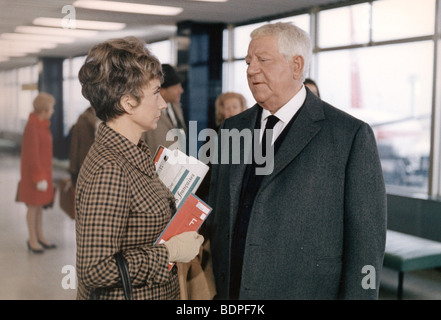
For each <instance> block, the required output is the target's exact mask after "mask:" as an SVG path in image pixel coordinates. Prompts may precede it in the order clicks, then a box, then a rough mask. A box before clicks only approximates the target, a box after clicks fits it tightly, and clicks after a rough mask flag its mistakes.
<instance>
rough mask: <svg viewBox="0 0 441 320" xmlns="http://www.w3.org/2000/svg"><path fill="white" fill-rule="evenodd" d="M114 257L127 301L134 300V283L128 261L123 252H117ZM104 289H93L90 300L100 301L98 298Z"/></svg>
mask: <svg viewBox="0 0 441 320" xmlns="http://www.w3.org/2000/svg"><path fill="white" fill-rule="evenodd" d="M113 256H114V257H115V259H116V265H117V267H118V270H119V275H120V278H121V283H122V287H123V290H124V296H125V298H126V300H132V282H131V280H130V274H129V268H128V266H127V261H126V259H125V258H124V256H123V254H122V253H121V252H117V253H115V254H114V255H113ZM103 289H104V288H101V289H99V288H97V289H93V290H92V292H91V294H90V297H89V299H90V300H98V297H99V295H100V294H101V291H102V290H103Z"/></svg>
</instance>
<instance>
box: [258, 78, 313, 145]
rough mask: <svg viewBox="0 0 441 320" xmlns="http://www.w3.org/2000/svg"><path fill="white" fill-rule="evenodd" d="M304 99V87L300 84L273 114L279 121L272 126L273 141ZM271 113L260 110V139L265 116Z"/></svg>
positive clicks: (265, 119)
mask: <svg viewBox="0 0 441 320" xmlns="http://www.w3.org/2000/svg"><path fill="white" fill-rule="evenodd" d="M305 99H306V89H305V86H304V85H302V88H301V89H300V91H299V92H298V93H297V94H296V95H295V96H294V97H292V99H291V100H289V101H288V102H287V103H286V104H285V105H284V106H283V107H281V108H280V109H279V110H277V112H276V113H275V114H274V115H275V116H276V117H277V118H279V122H277V123H276V125H275V126H274V128H273V141H272V142H271V144H273V143H274V141H275V140H276V139H277V138H278V136H279V135H280V134H281V133H282V131H283V129H285V127H286V125H287V124H288V123H289V121H291V119H292V117H294V115H295V114H296V113H297V111H299V109H300V107H301V106H302V105H303V103H304V102H305ZM270 115H271V112H269V111H268V110H265V109H263V110H262V118H261V119H260V128H261V129H260V140H262V136H263V129H264V128H265V125H266V121H267V118H268V117H269V116H270Z"/></svg>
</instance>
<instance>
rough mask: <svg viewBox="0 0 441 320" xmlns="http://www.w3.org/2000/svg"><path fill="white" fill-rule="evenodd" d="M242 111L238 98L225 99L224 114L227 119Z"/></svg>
mask: <svg viewBox="0 0 441 320" xmlns="http://www.w3.org/2000/svg"><path fill="white" fill-rule="evenodd" d="M241 111H242V106H241V105H240V101H239V99H237V98H228V99H225V101H224V116H225V119H227V118H229V117H232V116H235V115H236V114H239V113H240V112H241Z"/></svg>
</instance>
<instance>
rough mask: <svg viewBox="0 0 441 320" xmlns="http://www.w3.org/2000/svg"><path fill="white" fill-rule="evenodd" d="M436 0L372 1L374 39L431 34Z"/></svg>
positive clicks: (382, 39)
mask: <svg viewBox="0 0 441 320" xmlns="http://www.w3.org/2000/svg"><path fill="white" fill-rule="evenodd" d="M434 25H435V0H383V1H374V2H373V3H372V40H373V41H384V40H391V39H402V38H410V37H417V36H426V35H431V34H433V32H434Z"/></svg>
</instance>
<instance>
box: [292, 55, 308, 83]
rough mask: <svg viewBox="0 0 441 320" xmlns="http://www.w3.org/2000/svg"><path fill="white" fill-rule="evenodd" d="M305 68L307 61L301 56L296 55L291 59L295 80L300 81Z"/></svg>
mask: <svg viewBox="0 0 441 320" xmlns="http://www.w3.org/2000/svg"><path fill="white" fill-rule="evenodd" d="M304 67H305V59H303V57H302V56H301V55H296V56H294V57H292V58H291V69H292V77H293V79H296V80H300V79H301V78H302V74H303V68H304Z"/></svg>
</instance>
